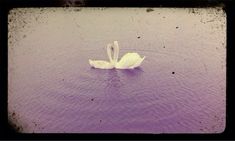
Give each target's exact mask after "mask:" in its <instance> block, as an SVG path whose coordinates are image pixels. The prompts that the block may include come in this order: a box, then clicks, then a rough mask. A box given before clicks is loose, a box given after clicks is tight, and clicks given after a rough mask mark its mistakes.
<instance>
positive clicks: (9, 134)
mask: <svg viewBox="0 0 235 141" xmlns="http://www.w3.org/2000/svg"><path fill="white" fill-rule="evenodd" d="M65 1H67V2H65ZM77 1H78V2H76V3H70V2H69V0H0V68H1V69H0V82H1V85H0V104H1V105H0V108H1V109H0V113H1V114H0V115H1V117H0V119H1V120H0V129H1V130H0V131H1V133H0V139H71V138H72V139H127V138H131V139H235V128H234V127H235V123H234V119H235V117H234V112H235V110H233V107H234V106H233V102H234V94H235V92H234V89H233V84H234V79H233V78H234V74H233V72H235V71H234V69H233V68H232V65H233V64H234V62H235V60H234V58H232V57H233V53H234V48H235V47H234V45H235V43H234V38H235V2H234V1H233V0H77ZM214 6H223V9H224V11H225V12H226V15H227V74H226V77H227V78H226V79H227V84H226V86H227V88H226V92H227V97H226V100H227V101H226V104H227V107H226V129H225V131H224V132H223V133H221V134H24V133H18V132H17V130H15V129H14V128H13V126H12V125H11V124H10V123H9V122H8V116H7V91H8V89H7V86H8V84H7V82H8V81H7V79H8V61H7V60H8V49H7V48H8V43H7V42H8V35H7V33H8V27H7V25H8V17H7V16H8V12H9V10H11V9H12V8H18V7H26V8H27V7H179V8H180V7H183V8H185V7H194V8H197V7H205V8H206V7H214Z"/></svg>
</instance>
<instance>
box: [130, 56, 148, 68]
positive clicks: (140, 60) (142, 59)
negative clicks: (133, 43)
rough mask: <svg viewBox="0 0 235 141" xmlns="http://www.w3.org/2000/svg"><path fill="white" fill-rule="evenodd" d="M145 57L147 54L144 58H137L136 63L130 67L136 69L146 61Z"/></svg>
mask: <svg viewBox="0 0 235 141" xmlns="http://www.w3.org/2000/svg"><path fill="white" fill-rule="evenodd" d="M144 59H145V56H144V57H143V58H139V60H137V61H136V63H135V64H134V65H133V66H131V67H130V68H131V69H134V68H136V67H139V66H140V65H141V63H142V62H143V61H144Z"/></svg>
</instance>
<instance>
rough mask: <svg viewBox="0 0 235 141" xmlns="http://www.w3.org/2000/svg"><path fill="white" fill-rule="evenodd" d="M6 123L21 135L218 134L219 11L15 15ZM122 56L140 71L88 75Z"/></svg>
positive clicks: (222, 71)
mask: <svg viewBox="0 0 235 141" xmlns="http://www.w3.org/2000/svg"><path fill="white" fill-rule="evenodd" d="M8 22H9V26H8V27H9V37H8V39H9V40H8V47H9V48H8V51H9V52H8V57H9V58H8V71H9V72H8V74H9V78H8V117H9V121H10V122H11V123H12V124H13V125H14V126H15V127H16V129H17V130H18V131H19V132H27V133H32V132H37V133H64V132H67V133H221V132H223V131H224V129H225V122H226V121H225V115H226V114H225V111H226V106H225V105H226V15H225V13H224V11H223V10H222V8H219V7H218V8H197V9H192V8H152V9H149V8H27V9H24V8H19V9H13V10H11V11H10V13H9V21H8ZM114 40H117V41H118V42H119V46H120V55H121V56H122V55H123V54H124V53H127V52H137V53H139V54H140V55H142V56H146V59H145V60H144V62H143V63H142V65H141V67H140V68H137V69H134V70H115V69H113V70H100V69H94V68H91V67H90V65H89V63H88V59H94V58H95V59H100V60H108V58H107V54H106V49H105V46H106V45H107V44H108V43H110V42H113V41H114Z"/></svg>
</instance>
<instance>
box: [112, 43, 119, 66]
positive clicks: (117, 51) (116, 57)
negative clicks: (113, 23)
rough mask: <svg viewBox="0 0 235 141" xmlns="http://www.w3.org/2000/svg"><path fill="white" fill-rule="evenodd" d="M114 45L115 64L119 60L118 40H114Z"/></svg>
mask: <svg viewBox="0 0 235 141" xmlns="http://www.w3.org/2000/svg"><path fill="white" fill-rule="evenodd" d="M113 45H114V54H113V60H114V62H115V64H116V63H117V62H118V54H119V46H118V42H117V41H114V42H113Z"/></svg>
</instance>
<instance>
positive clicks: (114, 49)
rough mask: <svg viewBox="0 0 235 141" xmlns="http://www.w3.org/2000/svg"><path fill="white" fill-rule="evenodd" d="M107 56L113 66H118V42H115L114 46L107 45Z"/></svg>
mask: <svg viewBox="0 0 235 141" xmlns="http://www.w3.org/2000/svg"><path fill="white" fill-rule="evenodd" d="M107 54H108V57H109V61H110V63H111V64H113V65H116V64H117V62H118V54H119V46H118V42H117V41H114V43H113V45H112V44H108V45H107Z"/></svg>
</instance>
